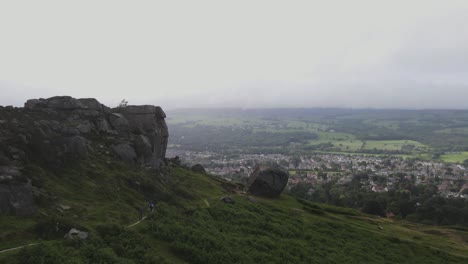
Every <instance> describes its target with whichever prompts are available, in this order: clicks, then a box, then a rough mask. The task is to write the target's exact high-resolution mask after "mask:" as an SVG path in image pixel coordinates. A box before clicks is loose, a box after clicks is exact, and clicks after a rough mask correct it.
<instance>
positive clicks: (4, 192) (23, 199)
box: [0, 183, 36, 216]
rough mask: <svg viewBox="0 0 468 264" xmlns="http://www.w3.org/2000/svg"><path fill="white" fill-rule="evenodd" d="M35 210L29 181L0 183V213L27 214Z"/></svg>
mask: <svg viewBox="0 0 468 264" xmlns="http://www.w3.org/2000/svg"><path fill="white" fill-rule="evenodd" d="M35 211H36V206H35V204H34V198H33V191H32V186H31V183H26V184H0V214H3V215H5V214H9V215H17V216H27V215H32V214H34V212H35Z"/></svg>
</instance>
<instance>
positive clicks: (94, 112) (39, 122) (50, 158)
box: [0, 96, 168, 215]
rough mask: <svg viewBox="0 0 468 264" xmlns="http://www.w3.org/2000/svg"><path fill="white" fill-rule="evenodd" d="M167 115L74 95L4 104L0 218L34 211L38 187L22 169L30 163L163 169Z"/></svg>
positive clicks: (0, 126) (1, 115)
mask: <svg viewBox="0 0 468 264" xmlns="http://www.w3.org/2000/svg"><path fill="white" fill-rule="evenodd" d="M165 117H166V115H165V114H164V112H163V110H162V109H161V108H160V107H157V106H152V105H143V106H128V107H119V108H114V109H111V108H109V107H106V106H105V105H103V104H101V103H100V102H99V101H98V100H96V99H93V98H83V99H75V98H72V97H70V96H56V97H51V98H48V99H32V100H28V101H27V102H26V103H25V105H24V108H15V107H2V106H0V214H14V215H30V214H32V213H34V211H35V206H34V199H33V194H35V193H37V192H33V190H35V191H37V189H35V188H36V187H37V186H34V187H33V186H32V185H31V183H25V177H26V176H24V177H22V175H21V169H20V168H21V167H22V165H26V164H27V163H28V162H30V161H38V162H40V163H41V164H47V165H51V166H57V167H60V166H62V165H64V164H67V162H76V161H77V160H79V159H89V160H91V159H93V158H96V157H98V156H99V155H100V156H101V158H102V157H108V158H110V157H109V156H114V157H117V158H120V159H121V160H123V161H125V162H129V163H135V164H139V165H143V166H147V167H151V168H155V169H160V168H161V166H164V160H165V154H166V147H167V142H168V129H167V126H166V122H165V121H164V118H165ZM109 163H111V161H109ZM33 184H34V182H33Z"/></svg>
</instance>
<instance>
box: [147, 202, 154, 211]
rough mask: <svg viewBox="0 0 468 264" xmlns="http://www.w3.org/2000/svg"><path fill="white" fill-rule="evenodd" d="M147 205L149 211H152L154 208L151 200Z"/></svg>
mask: <svg viewBox="0 0 468 264" xmlns="http://www.w3.org/2000/svg"><path fill="white" fill-rule="evenodd" d="M148 207H149V210H150V212H153V210H154V202H153V201H150V202H148Z"/></svg>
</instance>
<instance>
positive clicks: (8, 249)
mask: <svg viewBox="0 0 468 264" xmlns="http://www.w3.org/2000/svg"><path fill="white" fill-rule="evenodd" d="M146 217H147V216H143V218H141V220H138V221H136V222H135V223H133V224H131V225H128V226H127V227H129V228H130V227H134V226H136V225H138V224H140V223H141V221H143V220H145V219H146ZM37 244H39V243H31V244H27V245H23V246H19V247H14V248H7V249H3V250H0V254H3V253H6V252H10V251H14V250H18V249H22V248H25V247H32V246H35V245H37Z"/></svg>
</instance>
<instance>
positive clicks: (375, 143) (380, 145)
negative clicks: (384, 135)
mask: <svg viewBox="0 0 468 264" xmlns="http://www.w3.org/2000/svg"><path fill="white" fill-rule="evenodd" d="M365 143H366V144H365V145H364V148H363V149H384V150H402V147H403V146H405V145H413V146H414V147H415V148H418V149H421V150H427V149H428V146H426V145H424V144H421V143H419V142H417V141H413V140H367V141H365Z"/></svg>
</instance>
